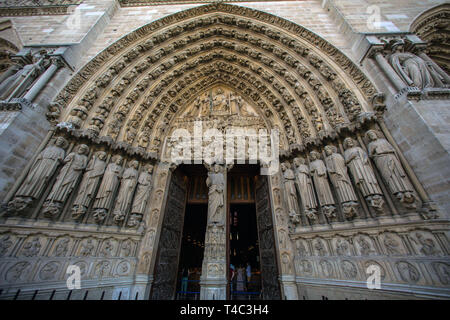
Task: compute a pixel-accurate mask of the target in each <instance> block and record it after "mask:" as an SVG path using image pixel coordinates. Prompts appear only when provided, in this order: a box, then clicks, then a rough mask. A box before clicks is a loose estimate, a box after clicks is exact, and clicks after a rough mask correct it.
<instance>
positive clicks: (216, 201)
mask: <svg viewBox="0 0 450 320" xmlns="http://www.w3.org/2000/svg"><path fill="white" fill-rule="evenodd" d="M211 169H212V170H211ZM223 170H225V168H222V166H220V165H219V164H215V165H214V166H212V168H210V170H208V178H207V179H206V185H207V186H208V188H209V192H208V224H209V223H215V222H217V223H223V220H224V215H223V214H222V212H223V209H224V188H225V177H224V174H223Z"/></svg>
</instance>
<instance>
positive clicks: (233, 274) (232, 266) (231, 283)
mask: <svg viewBox="0 0 450 320" xmlns="http://www.w3.org/2000/svg"><path fill="white" fill-rule="evenodd" d="M235 276H236V272H235V268H234V265H233V264H232V263H230V285H231V291H233V287H234V286H233V282H234V278H235Z"/></svg>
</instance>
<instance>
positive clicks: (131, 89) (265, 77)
mask: <svg viewBox="0 0 450 320" xmlns="http://www.w3.org/2000/svg"><path fill="white" fill-rule="evenodd" d="M236 71H239V72H238V73H236ZM225 74H227V76H226V78H227V79H228V80H227V81H228V83H227V85H229V86H231V87H233V88H234V89H236V90H241V91H242V92H247V93H248V94H247V96H249V97H251V98H252V101H253V102H254V103H255V104H256V105H257V106H258V107H259V108H260V110H261V113H262V114H265V115H267V117H268V118H269V119H270V121H271V122H272V125H276V126H279V127H280V128H283V132H282V133H283V135H284V137H285V141H286V143H285V150H284V151H285V152H288V153H289V152H290V151H292V150H293V149H295V148H299V149H301V148H302V147H303V146H305V145H307V144H310V143H314V144H317V143H320V141H321V140H322V139H323V138H326V137H328V136H336V135H338V134H339V132H340V131H341V130H342V129H343V128H349V127H350V128H351V127H355V126H357V125H358V122H359V121H360V120H361V119H362V118H364V116H367V113H371V112H372V111H373V110H372V106H371V101H372V98H373V97H374V96H375V95H376V93H377V92H376V90H375V88H374V86H373V85H372V83H371V82H370V81H369V80H368V79H367V78H366V76H365V75H364V74H363V73H362V72H361V70H360V69H359V68H358V67H357V66H356V65H355V64H354V63H353V62H351V60H349V59H348V58H347V57H346V56H345V55H344V54H343V53H342V52H340V51H339V50H338V49H337V48H335V47H333V46H332V45H331V44H329V43H328V42H327V41H325V40H324V39H322V38H320V37H319V36H317V35H316V34H314V33H313V32H311V31H309V30H307V29H305V28H303V27H301V26H298V25H296V24H294V23H292V22H289V21H287V20H284V19H282V18H279V17H275V16H273V15H270V14H267V13H263V12H260V11H257V10H253V9H248V8H242V7H238V6H234V5H228V4H222V3H215V4H210V5H205V6H201V7H196V8H193V9H188V10H186V11H181V12H178V13H176V14H173V15H170V16H167V17H165V18H162V19H160V20H157V21H155V22H152V23H150V24H148V25H146V26H143V27H141V28H139V29H137V30H136V31H134V32H132V33H130V34H128V35H127V36H124V37H123V38H121V39H120V40H118V41H117V42H116V43H114V44H113V45H111V46H110V47H109V48H107V49H105V50H104V51H102V52H101V53H100V54H99V55H97V56H96V57H95V58H94V59H93V60H92V61H90V62H89V63H88V64H87V65H86V66H84V67H83V68H82V69H81V70H80V71H79V72H78V73H77V74H76V75H75V76H74V77H73V78H72V80H71V81H70V82H69V83H68V84H67V85H66V87H65V88H64V89H63V90H62V91H61V92H60V94H59V95H58V96H57V98H56V99H55V102H54V103H53V104H52V105H51V107H50V108H51V109H52V110H53V111H55V110H56V111H57V112H56V113H55V112H53V113H52V116H53V119H52V120H53V121H55V122H56V120H59V121H60V122H62V123H63V124H65V125H67V126H68V127H69V128H72V129H76V130H78V131H79V134H81V135H84V136H86V137H91V138H97V139H98V138H100V140H102V141H108V143H112V144H118V145H120V146H122V147H123V148H125V149H129V150H135V151H136V150H139V152H141V153H144V154H145V153H147V154H148V153H149V152H151V151H156V150H153V149H151V148H152V147H151V146H152V143H153V140H152V139H154V137H155V135H156V130H157V127H158V124H161V123H162V122H163V121H166V120H169V121H170V120H171V118H172V116H173V114H175V113H176V112H177V111H178V110H179V109H180V108H184V107H185V105H186V103H187V101H188V100H189V99H192V93H190V92H195V90H198V89H199V87H202V86H204V85H205V83H208V82H210V81H218V79H215V80H214V78H213V77H216V78H218V77H220V76H221V75H222V76H223V75H225ZM202 81H203V85H202ZM239 87H240V88H243V89H239ZM58 111H60V113H61V114H60V116H59V118H57V117H55V115H57V114H58ZM268 115H271V116H268ZM163 119H166V120H163ZM127 133H129V134H127ZM142 135H144V136H145V137H144V140H146V141H145V143H144V144H141V143H140V141H139V137H140V136H142ZM149 140H150V141H149Z"/></svg>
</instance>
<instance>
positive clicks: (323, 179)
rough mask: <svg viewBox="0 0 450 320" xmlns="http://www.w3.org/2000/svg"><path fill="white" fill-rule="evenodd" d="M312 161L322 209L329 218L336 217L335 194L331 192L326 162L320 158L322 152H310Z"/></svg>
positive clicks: (312, 169)
mask: <svg viewBox="0 0 450 320" xmlns="http://www.w3.org/2000/svg"><path fill="white" fill-rule="evenodd" d="M309 155H310V157H311V162H310V164H309V171H310V174H311V177H312V180H313V182H314V186H315V187H316V191H317V197H318V198H319V204H320V206H321V207H322V211H323V213H324V214H325V216H326V217H327V218H329V219H333V218H335V217H336V213H335V211H336V207H335V205H334V199H333V194H332V193H331V189H330V184H329V183H328V178H327V168H326V166H325V163H324V162H323V161H322V160H321V159H320V153H318V152H317V151H312V152H311V153H310V154H309Z"/></svg>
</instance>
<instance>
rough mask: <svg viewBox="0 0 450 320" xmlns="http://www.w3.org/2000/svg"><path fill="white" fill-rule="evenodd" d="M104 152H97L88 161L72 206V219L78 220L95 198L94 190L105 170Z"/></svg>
mask: <svg viewBox="0 0 450 320" xmlns="http://www.w3.org/2000/svg"><path fill="white" fill-rule="evenodd" d="M105 160H106V152H104V151H98V152H97V153H96V154H95V155H94V156H93V157H92V159H91V161H89V164H88V166H87V168H86V173H85V174H84V176H83V179H82V180H81V183H80V187H79V188H78V194H77V197H76V198H75V200H74V202H73V206H72V218H73V219H78V218H80V217H81V216H83V215H84V214H85V213H86V211H87V209H88V207H89V205H90V204H91V201H92V199H93V198H94V196H95V190H97V187H98V185H99V183H100V180H101V178H102V176H103V173H104V172H105V168H106V161H105Z"/></svg>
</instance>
